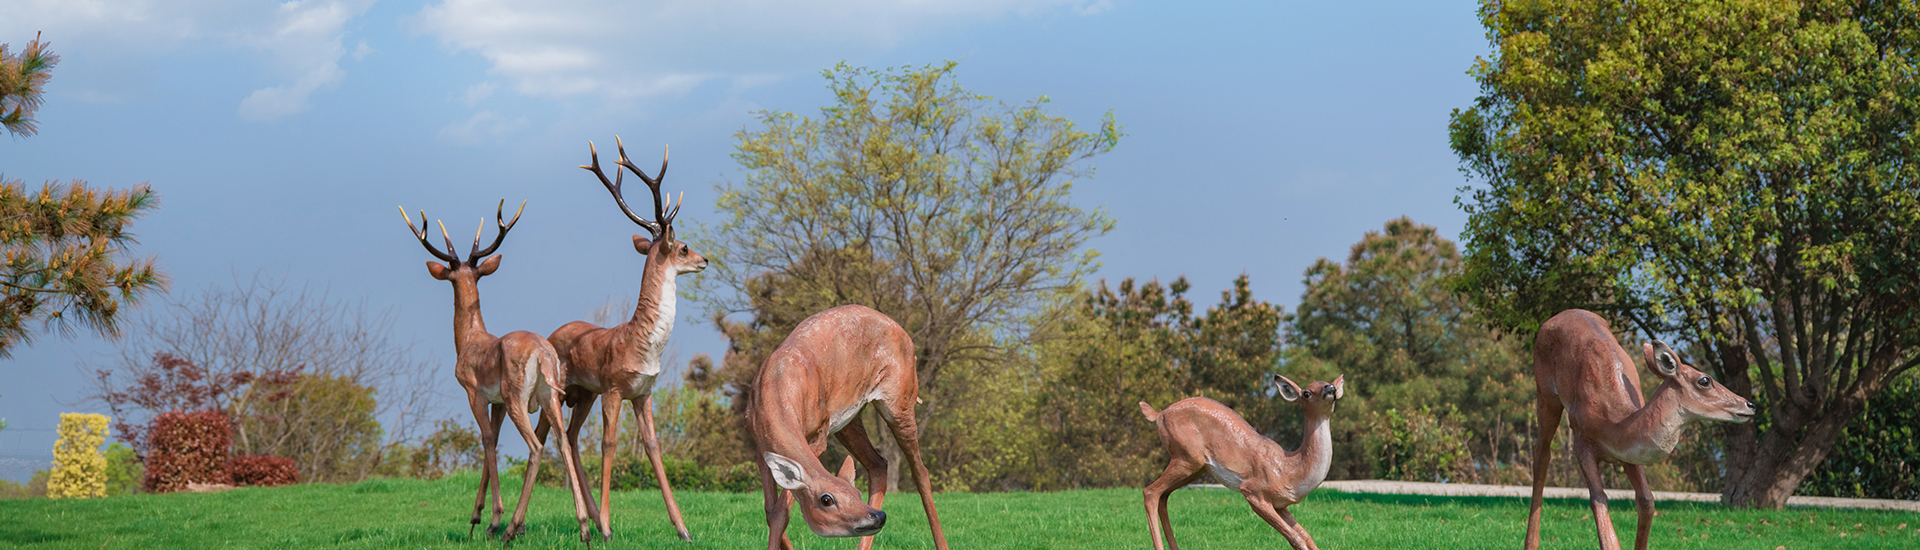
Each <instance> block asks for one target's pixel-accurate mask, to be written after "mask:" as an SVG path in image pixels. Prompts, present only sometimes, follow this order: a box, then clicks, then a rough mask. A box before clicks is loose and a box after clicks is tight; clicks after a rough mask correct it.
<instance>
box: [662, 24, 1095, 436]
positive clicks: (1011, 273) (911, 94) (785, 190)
mask: <svg viewBox="0 0 1920 550" xmlns="http://www.w3.org/2000/svg"><path fill="white" fill-rule="evenodd" d="M954 67H955V64H954V63H951V62H948V63H942V64H937V65H931V66H927V67H924V68H918V69H913V68H899V69H884V70H878V71H875V70H869V69H865V68H856V67H850V66H847V65H845V64H842V65H838V66H836V67H834V68H833V69H830V70H827V71H825V72H824V73H823V76H824V77H825V78H826V80H827V85H828V88H829V89H831V90H832V92H833V94H834V103H833V104H832V105H830V106H828V107H825V108H823V109H821V112H820V116H819V118H805V117H801V116H799V115H796V114H794V113H791V112H781V111H763V112H760V113H758V117H759V123H760V125H761V128H760V129H757V130H744V129H743V130H742V131H740V132H739V133H738V134H736V136H737V138H738V140H739V144H738V145H737V152H736V153H735V154H734V158H735V160H737V161H738V162H739V163H740V165H741V167H742V168H743V169H744V172H745V177H744V179H743V180H742V181H737V182H733V181H730V182H727V183H726V184H723V185H721V186H719V191H720V199H719V201H718V205H717V206H718V210H719V212H720V213H721V214H722V216H723V219H722V221H721V222H720V223H719V224H717V226H706V227H704V228H703V229H702V230H701V231H700V233H701V234H702V238H697V239H695V242H696V246H698V247H699V248H700V250H702V251H703V253H704V254H706V256H707V257H708V258H711V259H713V260H714V262H713V266H714V267H713V268H712V269H711V270H710V271H712V273H711V274H710V275H708V276H705V277H701V278H700V279H697V280H696V281H695V283H694V286H693V288H694V289H695V290H696V291H697V292H699V293H701V294H702V295H703V297H704V299H705V300H706V303H707V305H708V308H709V309H710V311H712V312H715V313H716V314H719V315H722V316H720V317H716V319H717V320H718V321H719V323H720V325H721V328H722V331H723V332H725V333H726V334H727V336H728V337H729V338H730V339H731V340H732V341H733V345H732V347H731V349H730V351H729V352H728V354H727V357H725V358H723V360H722V363H723V364H722V368H721V371H722V372H726V373H730V374H728V376H727V379H728V380H730V381H731V384H732V387H733V388H734V391H744V390H745V389H746V383H748V382H749V381H750V380H751V379H752V374H753V373H754V372H756V370H757V369H758V368H759V361H760V360H761V359H762V358H764V357H765V356H766V354H767V353H769V352H771V351H772V349H773V348H774V347H776V346H778V344H779V342H780V341H781V340H782V339H784V338H785V337H786V335H787V332H788V331H790V330H791V329H792V327H793V326H795V325H796V324H798V322H799V321H800V320H802V319H804V318H806V317H807V316H809V315H812V314H813V313H816V312H819V311H821V310H824V309H827V308H830V307H833V306H839V305H843V304H862V305H866V306H869V307H872V308H874V309H876V310H878V311H881V312H883V313H886V314H887V315H889V316H891V317H893V318H894V319H895V320H896V321H898V322H899V323H900V324H901V326H903V327H905V328H906V329H907V331H908V333H909V334H911V335H912V337H913V341H914V346H915V350H914V351H915V357H916V358H917V364H916V365H915V368H916V371H917V374H918V376H919V381H920V384H921V393H920V395H921V399H922V401H923V402H924V403H925V405H924V406H923V408H922V409H921V411H920V415H921V416H922V418H921V419H920V420H921V421H920V422H919V426H921V427H922V429H925V428H926V427H928V426H932V425H934V424H935V423H936V422H938V419H939V418H940V415H941V412H940V411H941V410H942V409H943V408H944V407H948V406H956V407H958V406H965V405H964V403H963V402H961V401H958V400H955V399H954V395H952V394H950V393H948V392H946V391H944V390H943V386H942V383H943V376H944V373H945V371H946V367H948V366H950V365H955V364H962V363H964V364H968V365H970V366H977V367H978V368H991V367H990V366H989V365H993V364H997V363H998V362H999V361H1001V360H1003V359H1004V358H1005V356H1006V354H1007V353H1008V352H1009V351H1010V350H1009V348H1008V346H1009V345H1016V344H1020V343H1024V342H1027V341H1029V339H1030V336H1031V335H1032V334H1033V333H1034V327H1035V326H1036V324H1043V323H1044V322H1045V321H1046V317H1045V315H1042V314H1044V313H1046V312H1049V311H1053V309H1051V308H1049V307H1048V304H1055V303H1059V302H1061V301H1064V300H1066V299H1068V298H1070V297H1071V296H1072V294H1073V292H1074V291H1075V290H1077V289H1078V288H1079V284H1080V280H1081V277H1082V276H1084V275H1085V274H1087V273H1089V272H1091V270H1092V269H1093V268H1094V266H1095V263H1094V257H1095V253H1094V252H1093V251H1091V250H1088V249H1086V248H1084V246H1083V245H1084V244H1085V242H1086V240H1087V239H1088V238H1091V237H1094V236H1097V235H1100V234H1103V233H1105V232H1106V231H1108V230H1110V229H1111V228H1112V227H1113V222H1112V221H1111V220H1110V219H1108V218H1107V217H1106V215H1105V214H1104V213H1102V212H1101V211H1099V210H1097V209H1096V210H1084V209H1081V208H1079V207H1077V206H1074V205H1073V204H1071V203H1070V202H1069V200H1068V198H1069V194H1070V192H1071V191H1072V188H1073V182H1074V180H1075V179H1076V178H1079V177H1084V176H1089V175H1091V174H1092V171H1093V168H1092V167H1091V166H1089V165H1088V161H1089V160H1090V159H1091V158H1093V157H1094V156H1096V155H1098V154H1100V153H1104V152H1107V151H1109V150H1111V149H1112V148H1113V147H1114V146H1115V145H1116V144H1117V143H1118V141H1119V138H1120V136H1121V131H1120V128H1119V126H1118V125H1117V124H1115V122H1114V121H1113V117H1112V116H1111V115H1108V116H1107V117H1105V118H1104V119H1102V120H1101V122H1100V124H1099V126H1098V127H1097V128H1096V129H1094V130H1092V131H1086V130H1082V129H1081V128H1080V127H1078V126H1077V125H1075V124H1074V123H1073V121H1071V120H1069V119H1067V118H1065V117H1063V116H1059V115H1055V114H1051V113H1049V112H1047V111H1046V110H1045V106H1046V103H1047V101H1048V100H1047V98H1045V97H1041V98H1038V99H1035V100H1033V101H1030V102H1027V103H1023V104H1019V105H1009V104H1006V103H1002V102H998V101H995V100H994V99H993V98H991V97H988V96H985V95H980V94H975V93H972V92H969V91H967V90H966V89H964V88H961V87H960V86H959V85H958V84H957V83H956V82H955V81H954V79H953V71H954ZM722 289H724V292H716V291H719V290H722ZM727 313H750V314H751V315H752V318H751V319H750V320H746V321H740V322H736V321H732V320H729V319H727V318H726V317H724V315H725V314H727ZM969 368H972V367H969ZM738 396H739V397H742V398H750V397H751V396H748V395H744V394H740V395H738ZM734 403H736V406H737V404H738V403H741V402H740V401H735V402H734ZM950 404H951V405H950ZM873 431H875V432H878V435H880V436H881V438H882V440H883V442H882V448H883V449H887V448H891V445H888V444H886V443H885V440H886V439H888V438H887V436H886V431H885V430H873ZM890 462H891V463H898V462H900V461H898V460H895V461H890Z"/></svg>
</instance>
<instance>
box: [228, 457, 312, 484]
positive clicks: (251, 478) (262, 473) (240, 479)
mask: <svg viewBox="0 0 1920 550" xmlns="http://www.w3.org/2000/svg"><path fill="white" fill-rule="evenodd" d="M227 469H228V470H229V471H231V472H232V473H233V483H234V484H235V485H246V486H251V487H276V486H280V485H291V484H294V483H299V482H300V468H298V467H296V466H294V464H293V459H291V458H281V457H277V456H267V455H240V456H235V457H233V458H232V459H229V460H228V461H227Z"/></svg>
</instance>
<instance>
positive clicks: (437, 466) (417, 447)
mask: <svg viewBox="0 0 1920 550" xmlns="http://www.w3.org/2000/svg"><path fill="white" fill-rule="evenodd" d="M472 422H473V421H472V420H468V421H466V422H461V421H460V420H456V419H445V420H441V421H439V422H437V423H435V426H436V427H437V428H436V429H435V430H434V432H433V433H432V434H430V435H428V436H427V438H426V439H425V440H422V441H421V442H420V443H418V444H414V445H408V444H398V445H394V446H393V447H392V448H389V449H388V450H387V456H386V458H385V459H382V460H381V461H380V466H379V467H378V468H376V469H375V470H374V471H373V473H374V474H375V475H380V476H387V477H411V478H417V479H440V477H441V476H445V475H447V474H449V473H452V472H454V471H456V470H475V469H478V468H479V466H480V461H481V460H482V459H484V458H486V457H485V456H484V455H485V453H484V451H485V449H483V448H481V446H480V434H479V433H476V432H474V431H473V429H472V428H469V427H467V425H468V424H470V423H472ZM543 469H544V468H543ZM541 477H545V476H541Z"/></svg>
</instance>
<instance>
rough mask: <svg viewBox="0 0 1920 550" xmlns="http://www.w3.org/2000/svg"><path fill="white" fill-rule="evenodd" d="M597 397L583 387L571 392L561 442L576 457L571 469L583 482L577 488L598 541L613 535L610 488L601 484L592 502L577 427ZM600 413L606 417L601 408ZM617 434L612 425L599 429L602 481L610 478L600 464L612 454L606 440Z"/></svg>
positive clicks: (578, 427)
mask: <svg viewBox="0 0 1920 550" xmlns="http://www.w3.org/2000/svg"><path fill="white" fill-rule="evenodd" d="M599 397H600V396H599V395H597V394H594V393H593V392H589V391H586V390H584V389H580V390H578V391H577V392H576V393H575V396H574V397H573V399H572V402H571V403H569V404H568V406H569V407H572V408H573V411H572V412H573V416H571V417H568V418H567V437H566V439H565V440H563V441H562V442H563V443H566V444H567V445H568V446H571V447H573V456H575V457H579V458H580V460H579V461H578V462H575V463H574V468H575V469H576V470H578V471H579V472H580V474H579V475H580V482H581V483H583V484H584V485H581V487H584V488H585V490H586V492H587V513H588V514H590V515H592V516H593V517H594V521H596V522H598V523H599V524H600V540H607V537H611V536H613V518H610V517H608V516H609V515H610V514H609V512H611V510H610V505H609V504H608V502H607V501H608V499H610V498H612V493H611V492H610V489H611V488H610V487H607V484H606V483H602V484H601V488H600V499H599V501H600V503H599V504H598V505H595V504H594V498H593V484H592V483H590V482H588V481H587V479H588V478H587V466H586V464H587V459H586V455H583V454H580V426H582V425H585V424H586V423H587V416H589V415H592V414H593V401H594V400H595V399H598V398H599ZM614 414H619V412H618V411H617V410H616V411H615V412H614ZM601 416H606V415H605V412H604V411H603V412H602V414H601ZM619 433H620V430H619V429H618V428H615V429H614V430H613V431H602V432H601V435H600V437H601V442H600V458H601V460H602V461H603V462H602V465H601V467H600V479H601V481H603V482H605V481H609V480H612V479H613V468H612V467H611V466H607V465H606V464H605V463H604V461H605V460H606V458H607V457H610V456H613V452H612V451H610V450H608V449H607V444H606V443H607V441H612V440H614V439H615V436H616V435H617V434H619Z"/></svg>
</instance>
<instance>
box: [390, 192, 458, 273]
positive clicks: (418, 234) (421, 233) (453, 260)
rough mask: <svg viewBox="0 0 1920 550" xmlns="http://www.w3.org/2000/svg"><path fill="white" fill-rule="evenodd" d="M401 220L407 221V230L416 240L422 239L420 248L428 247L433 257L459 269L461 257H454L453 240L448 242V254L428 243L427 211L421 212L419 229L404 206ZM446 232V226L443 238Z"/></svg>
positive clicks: (442, 231) (442, 229)
mask: <svg viewBox="0 0 1920 550" xmlns="http://www.w3.org/2000/svg"><path fill="white" fill-rule="evenodd" d="M400 218H401V219H404V220H407V230H408V231H412V232H413V237H414V238H416V239H420V246H424V247H427V252H431V253H433V257H435V258H439V259H440V260H441V261H444V262H447V264H448V265H449V266H452V267H458V266H459V265H460V257H459V256H456V255H454V253H453V240H452V239H448V240H447V251H446V252H441V251H440V249H438V248H434V247H433V243H429V242H427V211H425V210H421V211H420V228H419V229H414V227H413V218H411V217H408V216H407V208H406V207H404V206H403V207H400ZM446 232H447V227H446V226H445V225H442V226H440V233H441V234H442V235H443V236H444V235H445V234H446Z"/></svg>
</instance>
